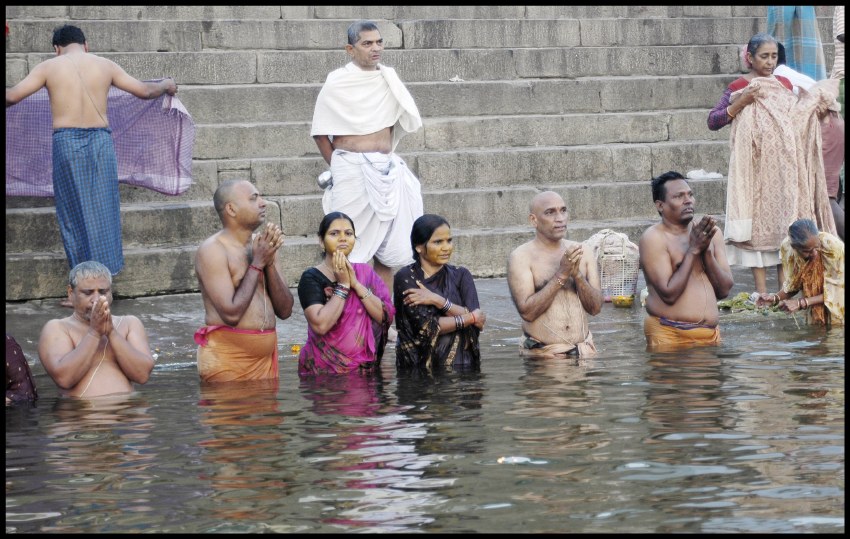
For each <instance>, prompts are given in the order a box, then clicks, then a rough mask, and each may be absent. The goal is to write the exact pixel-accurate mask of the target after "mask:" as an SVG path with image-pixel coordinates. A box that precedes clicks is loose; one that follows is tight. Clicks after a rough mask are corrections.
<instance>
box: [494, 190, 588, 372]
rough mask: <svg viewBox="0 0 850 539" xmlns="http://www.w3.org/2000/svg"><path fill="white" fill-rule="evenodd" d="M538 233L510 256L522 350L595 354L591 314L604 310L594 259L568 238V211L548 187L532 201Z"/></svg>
mask: <svg viewBox="0 0 850 539" xmlns="http://www.w3.org/2000/svg"><path fill="white" fill-rule="evenodd" d="M529 212H530V215H529V220H530V221H531V225H532V226H533V227H534V229H535V235H534V239H533V240H531V241H529V242H527V243H524V244H522V245H520V246H519V247H517V248H516V249H514V250H513V252H512V253H511V254H510V257H509V258H508V286H509V288H510V290H511V299H512V300H513V302H514V305H515V306H516V308H517V310H518V311H519V314H520V316H521V317H522V330H523V338H522V341H521V342H520V354H521V355H523V356H528V357H536V358H566V357H568V356H578V357H589V356H592V355H595V354H596V346H595V345H594V343H593V335H591V333H590V329H589V327H588V323H587V322H588V320H587V315H588V314H590V315H596V314H599V311H601V310H602V301H603V296H602V288H601V286H600V281H599V271H598V269H597V267H596V260H595V259H594V258H593V254H592V253H591V252H590V250H589V249H588V250H587V251H585V249H584V247H583V245H582V244H581V243H579V242H576V241H572V240H568V239H566V238H565V235H566V233H567V222H568V220H569V213H568V212H567V205H566V203H565V202H564V199H563V198H561V195H559V194H558V193H555V192H553V191H545V192H543V193H539V194H537V195H535V197H534V198H533V199H532V200H531V205H530V207H529Z"/></svg>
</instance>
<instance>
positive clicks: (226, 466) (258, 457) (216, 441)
mask: <svg viewBox="0 0 850 539" xmlns="http://www.w3.org/2000/svg"><path fill="white" fill-rule="evenodd" d="M277 391H278V381H277V380H258V381H252V382H229V383H220V384H201V393H200V400H199V401H198V414H199V419H200V423H201V425H202V427H203V430H204V432H205V436H202V437H201V438H200V439H199V440H198V442H197V446H198V447H199V448H200V449H201V451H200V454H199V456H200V458H201V459H202V460H203V462H204V463H205V466H204V470H206V471H205V472H204V473H202V474H201V476H200V477H199V479H201V480H202V481H204V482H208V483H209V485H210V486H211V487H212V491H211V493H210V494H209V496H210V497H211V498H212V503H211V504H209V505H210V506H211V507H212V515H213V516H215V517H217V518H218V519H222V520H225V521H233V520H236V521H249V522H255V521H260V522H263V521H268V520H270V519H271V518H273V516H274V515H275V514H276V513H277V512H279V511H280V510H281V507H280V503H279V501H280V499H281V498H282V497H283V496H285V495H286V494H287V491H288V490H290V489H291V485H290V483H291V471H290V470H289V463H290V459H288V458H287V457H286V446H287V439H286V436H285V430H284V429H283V428H282V427H283V423H284V414H283V413H282V412H281V411H280V409H279V408H278V399H277ZM207 503H208V502H207Z"/></svg>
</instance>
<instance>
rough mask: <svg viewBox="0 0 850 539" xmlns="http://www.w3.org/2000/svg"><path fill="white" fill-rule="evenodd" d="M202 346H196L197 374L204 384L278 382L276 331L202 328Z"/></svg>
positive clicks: (224, 327) (227, 327)
mask: <svg viewBox="0 0 850 539" xmlns="http://www.w3.org/2000/svg"><path fill="white" fill-rule="evenodd" d="M198 334H201V335H203V339H202V340H203V341H204V342H205V344H202V345H201V346H198V374H199V375H200V376H201V380H202V381H204V382H235V381H246V380H266V379H276V378H278V376H279V375H278V363H277V330H276V329H267V330H248V329H236V328H231V327H229V326H214V327H212V328H210V327H203V328H201V329H199V330H198V333H196V334H195V335H196V341H198V339H197V336H198Z"/></svg>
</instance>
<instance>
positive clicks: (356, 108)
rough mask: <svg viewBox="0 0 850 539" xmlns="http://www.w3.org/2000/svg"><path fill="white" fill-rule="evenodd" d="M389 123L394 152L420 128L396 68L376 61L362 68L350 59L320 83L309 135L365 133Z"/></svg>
mask: <svg viewBox="0 0 850 539" xmlns="http://www.w3.org/2000/svg"><path fill="white" fill-rule="evenodd" d="M391 126H392V127H394V129H393V151H395V147H396V146H397V145H398V142H399V141H400V140H401V138H402V137H403V136H404V135H406V134H407V133H413V132H415V131H417V130H418V129H419V128H420V127H422V118H421V117H420V116H419V109H418V108H416V103H415V102H414V101H413V97H412V96H411V95H410V92H409V91H408V90H407V88H406V87H405V86H404V84H403V83H402V82H401V79H399V78H398V75H397V74H396V72H395V69H393V68H391V67H387V66H385V65H380V64H379V65H378V69H377V70H375V71H364V70H362V69H360V68H359V67H357V66H356V65H355V64H354V63H353V62H350V63H348V64H347V65H345V66H344V67H341V68H339V69H336V70H334V71H332V72H331V73H330V74H329V75H328V78H327V80H326V81H325V84H324V86H322V89H321V91H320V92H319V97H318V99H316V108H315V110H314V111H313V127H312V129H311V130H310V136H316V135H329V136H335V135H368V134H371V133H375V132H377V131H380V130H381V129H384V128H385V127H391ZM398 127H400V128H401V129H398Z"/></svg>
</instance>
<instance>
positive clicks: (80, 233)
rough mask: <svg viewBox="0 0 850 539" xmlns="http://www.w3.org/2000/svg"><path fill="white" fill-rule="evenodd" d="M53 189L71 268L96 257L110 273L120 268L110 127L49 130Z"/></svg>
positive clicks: (115, 164) (121, 258)
mask: <svg viewBox="0 0 850 539" xmlns="http://www.w3.org/2000/svg"><path fill="white" fill-rule="evenodd" d="M53 191H54V196H55V197H56V218H57V220H58V221H59V232H60V233H61V235H62V245H64V247H65V254H66V255H67V256H68V263H69V264H70V267H72V268H73V267H74V266H76V265H77V264H79V263H80V262H85V261H86V260H96V261H97V262H100V263H101V264H103V265H104V266H106V267H107V268H109V271H111V272H112V274H113V275H115V274H116V273H118V272H119V271H121V269H122V268H123V267H124V253H123V251H122V248H121V211H120V197H119V195H118V162H117V160H116V158H115V147H114V145H113V143H112V130H110V129H108V128H105V127H96V128H76V127H63V128H60V129H55V130H54V131H53Z"/></svg>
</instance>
